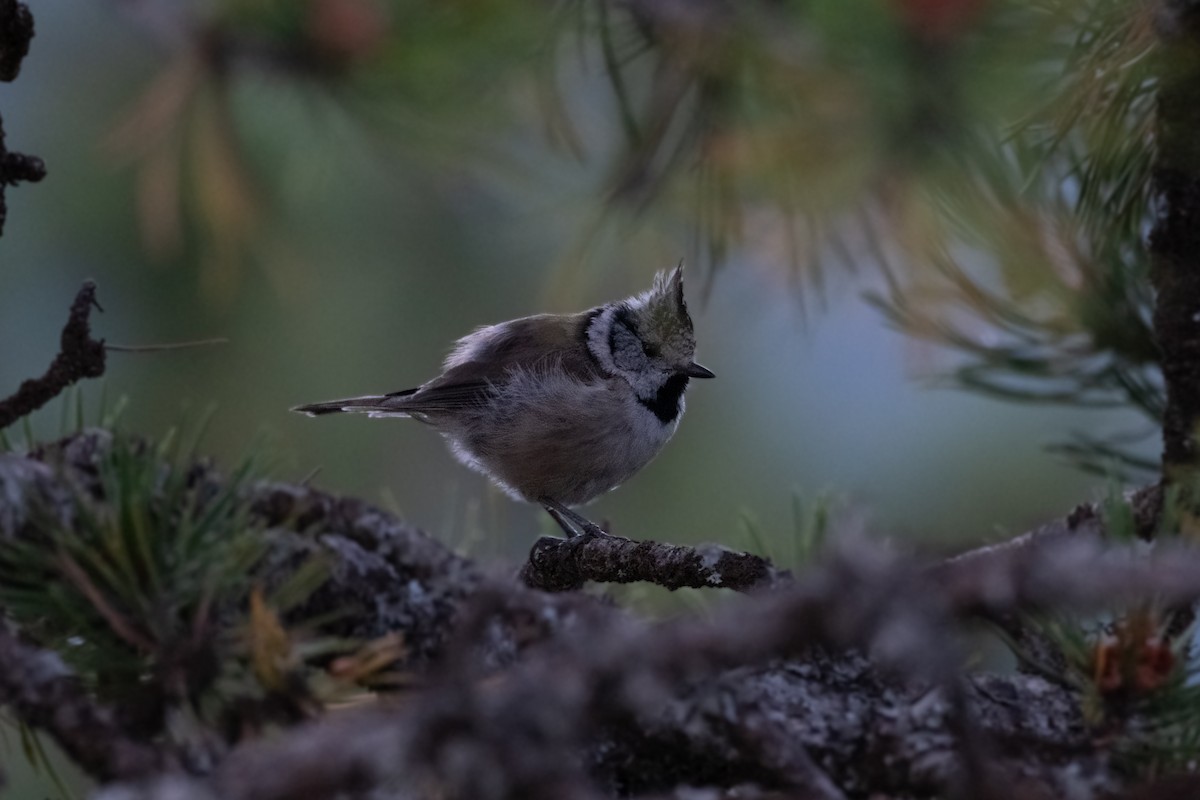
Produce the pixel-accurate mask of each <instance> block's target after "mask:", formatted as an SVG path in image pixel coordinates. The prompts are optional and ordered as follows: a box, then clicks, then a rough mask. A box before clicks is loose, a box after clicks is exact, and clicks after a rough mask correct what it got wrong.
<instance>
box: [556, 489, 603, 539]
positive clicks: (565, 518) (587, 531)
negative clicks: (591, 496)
mask: <svg viewBox="0 0 1200 800" xmlns="http://www.w3.org/2000/svg"><path fill="white" fill-rule="evenodd" d="M541 503H542V508H544V509H546V512H547V513H548V514H550V516H551V517H553V518H554V521H555V522H557V523H558V527H560V528H562V529H563V532H564V533H566V534H567V538H568V539H573V538H575V537H576V536H579V535H581V534H582V535H584V536H608V535H609V534H608V533H606V532H605V531H604V529H603V528H601V527H600V526H599V525H597V524H596V523H594V522H592V521H590V520H589V519H587V518H586V517H584V516H582V515H580V514H576V513H575V512H574V511H572V510H571V509H569V508H567V507H566V506H564V505H563V504H562V503H560V502H558V501H557V500H551V499H550V498H549V497H543V498H542V500H541Z"/></svg>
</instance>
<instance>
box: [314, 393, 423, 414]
mask: <svg viewBox="0 0 1200 800" xmlns="http://www.w3.org/2000/svg"><path fill="white" fill-rule="evenodd" d="M292 411H296V412H299V413H301V414H307V415H308V416H310V417H319V416H321V415H323V414H340V413H342V412H351V413H354V412H357V413H365V414H370V415H371V416H372V417H407V416H408V414H407V413H405V412H404V411H400V410H399V409H397V408H396V401H395V400H394V399H392V397H391V396H390V395H367V396H365V397H348V398H346V399H345V400H330V401H329V402H327V403H312V404H310V405H306V406H296V407H295V408H293V409H292Z"/></svg>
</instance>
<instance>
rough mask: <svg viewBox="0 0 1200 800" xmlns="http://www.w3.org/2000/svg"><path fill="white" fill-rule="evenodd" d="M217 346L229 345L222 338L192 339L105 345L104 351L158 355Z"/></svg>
mask: <svg viewBox="0 0 1200 800" xmlns="http://www.w3.org/2000/svg"><path fill="white" fill-rule="evenodd" d="M217 344H229V340H228V339H226V338H224V337H220V336H218V337H216V338H213V339H194V340H192V341H190V342H168V343H166V344H105V345H104V349H105V350H109V351H111V352H114V353H158V352H161V351H163V350H186V349H187V348H190V347H210V346H212V345H217Z"/></svg>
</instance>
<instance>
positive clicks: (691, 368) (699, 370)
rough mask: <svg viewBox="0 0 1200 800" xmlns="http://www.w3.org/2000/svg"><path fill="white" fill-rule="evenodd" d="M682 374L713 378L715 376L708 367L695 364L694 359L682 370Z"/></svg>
mask: <svg viewBox="0 0 1200 800" xmlns="http://www.w3.org/2000/svg"><path fill="white" fill-rule="evenodd" d="M683 374H684V375H687V376H688V377H689V378H715V377H717V376H716V375H714V374H713V371H712V370H711V369H709V368H708V367H702V366H700V365H699V364H697V363H696V362H695V361H693V362H692V363H690V364H688V366H687V369H685V370H684V371H683Z"/></svg>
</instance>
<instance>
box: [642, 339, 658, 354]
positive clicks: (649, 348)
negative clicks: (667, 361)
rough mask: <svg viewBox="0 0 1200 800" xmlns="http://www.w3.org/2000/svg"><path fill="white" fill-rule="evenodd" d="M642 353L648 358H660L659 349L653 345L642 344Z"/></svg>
mask: <svg viewBox="0 0 1200 800" xmlns="http://www.w3.org/2000/svg"><path fill="white" fill-rule="evenodd" d="M642 352H643V353H645V355H646V358H658V348H657V347H655V346H654V345H652V344H647V343H646V342H642Z"/></svg>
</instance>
